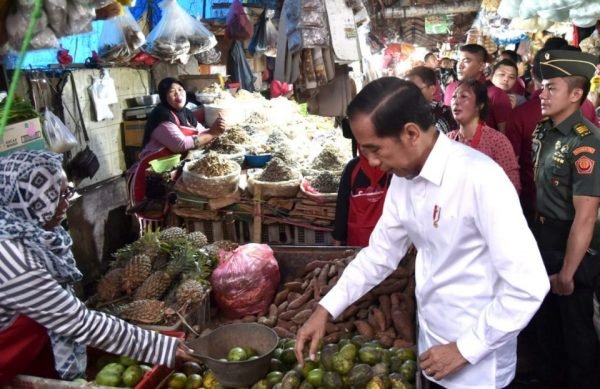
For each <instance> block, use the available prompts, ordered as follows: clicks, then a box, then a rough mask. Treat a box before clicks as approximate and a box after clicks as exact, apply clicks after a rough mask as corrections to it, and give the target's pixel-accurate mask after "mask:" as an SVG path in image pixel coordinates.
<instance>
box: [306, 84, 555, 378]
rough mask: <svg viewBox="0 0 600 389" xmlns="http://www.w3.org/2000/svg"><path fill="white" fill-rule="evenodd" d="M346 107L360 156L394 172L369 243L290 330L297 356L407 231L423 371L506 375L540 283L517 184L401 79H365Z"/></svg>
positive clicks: (368, 283)
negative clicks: (443, 124)
mask: <svg viewBox="0 0 600 389" xmlns="http://www.w3.org/2000/svg"><path fill="white" fill-rule="evenodd" d="M348 117H349V119H350V123H351V127H352V132H353V134H354V136H355V138H356V140H357V142H358V144H359V147H360V148H361V151H362V153H363V154H364V155H366V157H367V158H368V160H369V163H370V164H371V165H372V166H378V167H380V168H381V169H382V170H385V171H389V172H392V173H394V175H395V177H394V178H393V179H392V183H391V185H390V189H389V191H388V194H387V197H386V200H385V205H384V209H383V215H382V216H381V218H380V220H379V222H378V224H377V226H376V227H375V230H374V231H373V234H372V235H371V238H370V241H369V246H368V247H367V248H365V249H363V250H362V251H361V252H360V253H359V254H358V255H357V257H356V259H355V260H354V261H352V262H351V263H350V265H349V266H348V267H347V268H346V270H345V271H344V274H343V276H342V277H341V278H340V280H339V281H338V283H337V285H336V286H335V287H334V288H333V289H332V290H331V291H330V292H329V293H328V294H327V295H326V296H325V297H324V298H323V299H322V300H321V302H320V305H319V306H318V307H317V309H316V310H315V312H314V313H313V315H312V316H311V318H310V319H309V320H308V321H307V322H306V323H305V324H304V326H303V327H302V328H301V329H300V331H299V332H298V336H297V340H296V350H295V351H296V356H297V358H298V360H299V361H301V363H302V362H303V352H304V347H305V345H306V344H307V343H308V342H310V345H309V357H311V358H312V357H313V356H314V355H315V353H316V351H317V348H318V343H319V340H320V339H321V338H322V337H323V334H324V332H325V324H326V322H327V321H328V320H329V319H330V318H331V317H334V318H335V317H337V316H338V315H339V314H341V313H342V312H343V310H344V309H345V308H346V307H347V306H348V305H350V304H352V303H353V302H354V301H356V300H358V299H359V298H360V297H361V296H362V295H364V294H365V293H367V292H368V291H369V290H370V289H371V288H373V287H374V286H376V285H377V284H378V283H380V282H381V281H383V280H384V279H385V278H386V277H387V276H388V275H389V274H390V273H391V272H392V271H394V270H395V269H396V267H397V266H398V263H399V262H400V260H401V259H402V258H403V257H404V255H405V253H406V251H407V250H408V248H409V246H410V244H411V242H412V243H413V244H414V245H415V246H416V248H417V249H418V254H417V260H416V267H415V279H416V292H415V294H416V299H417V305H418V309H417V317H418V324H419V338H418V348H419V353H420V355H419V362H420V367H421V369H422V370H423V372H424V374H425V377H426V378H427V379H428V380H430V381H432V382H433V383H437V384H439V385H441V386H443V387H447V388H460V389H467V388H469V389H471V388H503V387H505V386H507V385H508V384H509V383H510V382H511V381H512V379H513V377H514V374H515V366H516V339H517V334H518V333H519V332H520V331H521V330H522V329H523V328H524V327H525V326H526V325H527V323H528V322H529V320H530V319H531V317H532V316H533V314H534V313H535V312H536V311H537V309H538V308H539V306H540V304H541V302H542V300H543V299H544V296H545V295H546V293H547V292H548V289H549V282H548V277H547V276H546V272H545V270H544V266H543V263H542V259H541V256H540V253H539V251H538V248H537V244H536V242H535V240H534V238H533V236H532V234H531V232H530V230H529V228H528V227H527V223H526V221H525V218H524V217H523V212H522V210H521V206H520V205H519V198H518V196H517V192H516V191H515V189H514V186H513V185H512V184H511V183H510V181H509V179H508V178H507V176H506V174H505V173H504V172H503V170H502V168H500V167H499V166H498V165H497V164H496V163H495V162H494V161H492V160H491V159H490V158H488V157H486V156H485V155H483V154H481V153H479V152H478V151H476V150H474V149H472V148H469V147H467V146H464V145H461V144H459V143H457V142H453V141H451V140H449V139H448V138H447V137H445V136H444V135H443V134H440V133H439V132H438V131H435V129H434V127H433V118H432V115H431V111H430V109H429V107H428V104H427V102H426V101H425V99H424V98H423V96H422V94H421V92H420V90H419V89H418V88H417V87H416V86H415V85H414V84H412V83H410V82H407V81H404V80H399V79H396V78H380V79H378V80H376V81H373V82H371V83H370V84H368V85H367V86H366V87H365V88H364V89H363V90H362V91H361V92H360V93H359V94H358V95H357V96H356V97H355V98H354V100H353V101H352V103H351V104H350V106H349V107H348ZM434 385H435V384H434Z"/></svg>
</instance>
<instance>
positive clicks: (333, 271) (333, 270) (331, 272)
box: [327, 264, 338, 278]
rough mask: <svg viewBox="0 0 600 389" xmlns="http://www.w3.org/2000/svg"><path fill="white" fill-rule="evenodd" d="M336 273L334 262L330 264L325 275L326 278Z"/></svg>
mask: <svg viewBox="0 0 600 389" xmlns="http://www.w3.org/2000/svg"><path fill="white" fill-rule="evenodd" d="M337 274H338V267H337V266H335V265H334V264H332V265H331V266H330V267H329V271H328V272H327V277H328V278H333V277H334V276H336V275H337Z"/></svg>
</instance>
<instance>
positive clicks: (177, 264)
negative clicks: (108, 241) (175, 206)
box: [96, 227, 235, 326]
mask: <svg viewBox="0 0 600 389" xmlns="http://www.w3.org/2000/svg"><path fill="white" fill-rule="evenodd" d="M207 243H208V241H207V239H206V236H205V235H204V234H203V233H201V232H192V233H189V234H188V233H187V231H186V230H185V229H183V228H180V227H170V228H167V229H165V230H163V231H158V232H151V231H148V232H146V233H145V234H144V235H143V236H142V237H141V238H140V239H139V240H137V241H136V242H134V243H132V244H129V245H127V246H125V247H124V248H122V249H120V250H118V251H117V252H116V253H115V254H114V257H115V259H116V260H115V261H114V262H113V263H112V264H111V270H110V271H109V272H108V273H107V274H105V275H104V276H103V277H102V278H101V279H100V280H99V282H98V285H97V293H96V307H97V309H100V310H104V311H105V312H108V313H111V314H114V315H116V316H118V317H120V318H122V319H125V320H127V321H130V322H132V323H136V324H146V325H166V326H170V325H172V324H174V323H176V322H177V321H178V320H179V319H181V318H182V317H184V316H185V315H186V314H187V313H188V312H189V311H190V310H192V309H193V308H194V307H195V306H197V304H201V303H203V301H204V300H205V298H207V296H208V294H209V292H210V282H209V281H208V279H209V277H210V274H211V272H212V270H213V269H214V267H215V266H216V265H217V262H218V257H217V253H218V251H219V249H222V248H225V249H232V248H235V247H233V246H234V244H230V243H226V244H224V243H223V242H217V243H213V244H211V245H208V244H207Z"/></svg>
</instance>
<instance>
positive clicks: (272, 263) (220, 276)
mask: <svg viewBox="0 0 600 389" xmlns="http://www.w3.org/2000/svg"><path fill="white" fill-rule="evenodd" d="M279 277H280V276H279V265H278V263H277V260H276V259H275V257H274V256H273V250H271V248H270V247H269V246H268V245H266V244H257V243H250V244H247V245H243V246H240V247H238V248H237V249H235V250H233V251H231V252H225V253H223V254H222V255H221V258H220V260H219V265H218V266H217V268H216V269H215V270H214V271H213V273H212V275H211V277H210V282H211V284H212V287H213V292H214V296H215V300H216V301H217V304H218V306H219V309H221V310H222V311H223V313H224V314H225V316H227V317H228V318H231V319H235V318H241V317H244V316H247V315H254V314H257V313H261V312H266V311H267V310H268V308H269V305H270V304H271V301H273V296H274V295H275V292H276V291H277V288H278V287H279Z"/></svg>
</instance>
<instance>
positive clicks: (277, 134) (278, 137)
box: [267, 130, 287, 145]
mask: <svg viewBox="0 0 600 389" xmlns="http://www.w3.org/2000/svg"><path fill="white" fill-rule="evenodd" d="M286 140H287V137H286V136H285V135H284V134H283V133H282V132H281V131H277V130H276V131H273V132H272V133H271V134H270V135H269V137H268V138H267V144H269V145H278V144H281V143H282V142H285V141H286Z"/></svg>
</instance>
